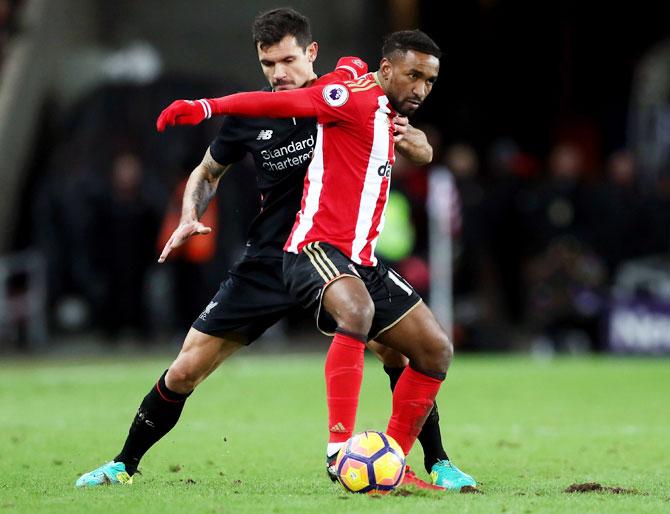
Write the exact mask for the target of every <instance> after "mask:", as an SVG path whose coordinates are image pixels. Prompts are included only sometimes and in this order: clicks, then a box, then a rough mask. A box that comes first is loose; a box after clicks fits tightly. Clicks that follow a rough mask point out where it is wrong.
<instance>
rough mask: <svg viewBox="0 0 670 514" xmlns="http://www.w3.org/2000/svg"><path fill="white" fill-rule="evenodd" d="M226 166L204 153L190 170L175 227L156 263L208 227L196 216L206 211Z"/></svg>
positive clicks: (203, 233)
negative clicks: (178, 218)
mask: <svg viewBox="0 0 670 514" xmlns="http://www.w3.org/2000/svg"><path fill="white" fill-rule="evenodd" d="M227 169H228V166H223V165H221V164H219V163H218V162H216V161H215V160H214V158H213V157H212V154H211V153H210V152H209V148H208V149H207V152H205V156H204V157H203V159H202V162H201V163H200V164H198V166H196V168H195V169H194V170H193V171H192V172H191V175H190V176H189V178H188V182H187V183H186V189H185V190H184V198H183V200H182V208H181V219H180V220H179V226H178V227H177V228H176V229H175V231H174V232H173V233H172V236H170V239H169V240H168V242H167V243H166V244H165V248H163V252H162V253H161V255H160V257H159V258H158V262H165V259H166V258H167V256H168V255H169V253H170V252H171V251H172V250H173V249H174V248H177V247H179V246H181V245H183V244H184V243H185V242H186V241H187V240H188V239H189V238H190V237H191V236H195V235H205V234H209V233H210V232H211V231H212V229H211V227H206V226H205V225H203V224H202V223H200V221H199V220H200V218H201V217H202V215H203V214H204V213H205V210H207V206H208V205H209V202H210V201H211V200H212V198H213V197H214V194H215V193H216V188H217V186H218V185H219V180H220V179H221V177H222V176H223V174H224V173H225V172H226V170H227Z"/></svg>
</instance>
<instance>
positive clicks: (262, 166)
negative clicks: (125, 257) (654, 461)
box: [76, 8, 462, 489]
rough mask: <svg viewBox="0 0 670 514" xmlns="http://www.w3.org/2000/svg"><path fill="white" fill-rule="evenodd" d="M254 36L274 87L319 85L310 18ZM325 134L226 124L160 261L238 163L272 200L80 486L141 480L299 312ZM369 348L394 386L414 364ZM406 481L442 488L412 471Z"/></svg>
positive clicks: (354, 64) (427, 430) (433, 439)
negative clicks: (189, 414) (192, 408)
mask: <svg viewBox="0 0 670 514" xmlns="http://www.w3.org/2000/svg"><path fill="white" fill-rule="evenodd" d="M253 37H254V44H255V46H256V49H257V51H258V56H259V60H260V64H261V67H262V70H263V73H264V75H265V76H266V78H267V79H268V81H269V82H270V85H271V87H268V88H266V90H268V91H269V90H275V91H278V90H286V89H294V88H298V87H305V86H309V85H311V84H312V83H314V82H315V81H316V80H319V79H317V76H316V75H315V73H314V71H313V62H314V60H315V59H316V55H317V49H318V48H317V44H316V42H314V41H313V40H312V36H311V30H310V27H309V21H308V20H307V18H305V17H304V16H302V15H301V14H300V13H298V12H296V11H294V10H292V9H288V8H281V9H274V10H272V11H268V12H266V13H263V14H261V15H259V16H258V17H257V18H256V19H255V20H254V24H253ZM366 72H367V65H366V64H365V63H363V62H362V61H360V60H359V59H357V58H353V57H347V58H342V59H340V61H339V62H338V65H337V67H336V69H335V71H333V72H331V73H330V74H328V75H326V76H324V77H323V78H324V79H325V80H333V79H336V80H337V79H339V80H350V79H355V78H357V77H358V76H360V75H362V74H364V73H366ZM396 126H397V130H398V134H397V140H398V141H397V145H396V147H397V148H398V150H399V151H400V153H402V154H403V155H404V156H406V157H408V158H409V159H410V160H412V161H414V162H416V163H418V164H426V163H428V162H430V160H431V159H432V148H431V147H430V145H429V144H428V142H427V140H426V137H425V135H424V134H423V132H421V131H419V130H417V129H414V128H413V127H410V126H409V125H408V124H407V119H406V118H401V119H398V120H396ZM315 137H316V123H315V120H314V119H313V118H303V119H300V118H298V119H296V118H291V119H271V118H238V117H233V116H228V117H226V118H225V119H224V121H223V125H222V127H221V130H220V131H219V134H218V136H217V137H216V139H215V140H214V141H213V142H212V144H211V145H210V147H209V148H208V149H207V151H206V152H205V156H204V158H203V160H202V162H201V163H200V164H199V165H198V166H197V167H196V168H195V169H194V171H193V172H192V173H191V176H190V178H189V180H188V184H187V186H186V190H185V192H184V198H183V205H182V215H181V220H180V223H179V226H178V227H177V228H176V230H175V231H174V233H173V234H172V237H171V238H170V239H169V241H168V242H167V244H166V246H165V249H164V250H163V252H162V254H161V256H160V258H159V262H163V261H165V259H166V257H167V256H168V254H169V253H170V251H171V250H172V249H173V248H176V247H178V246H180V245H181V244H182V243H184V242H185V241H186V240H187V239H188V238H190V237H192V236H195V235H205V234H208V233H209V232H210V231H211V229H210V228H209V227H206V226H204V225H203V224H202V223H200V221H199V219H200V217H201V216H202V215H203V213H204V211H205V209H206V208H207V205H208V204H209V201H210V200H211V199H212V197H213V196H214V194H215V193H216V189H217V185H218V182H219V180H220V179H221V177H222V176H223V174H224V173H225V172H226V170H227V169H228V168H229V166H230V165H231V164H233V163H235V162H238V161H240V160H241V159H242V158H244V156H245V155H246V154H247V153H251V155H252V156H253V158H254V162H255V165H256V170H257V183H258V188H259V190H260V192H261V198H262V200H261V210H260V212H259V214H258V215H257V216H256V218H255V219H254V220H253V221H252V223H251V226H250V227H249V231H248V235H249V238H248V241H247V245H246V251H245V253H244V255H243V257H242V258H241V260H240V261H238V262H237V263H236V264H235V265H234V267H233V268H232V270H230V272H229V276H228V278H227V279H226V280H225V281H224V282H222V283H221V287H220V289H219V291H218V292H217V293H216V295H215V296H214V298H213V299H212V301H211V302H210V303H209V305H207V307H206V308H205V310H204V311H203V312H202V314H200V316H199V317H198V318H197V319H196V320H195V322H194V323H193V326H192V327H191V329H190V331H189V332H188V334H187V336H186V339H185V340H184V343H183V346H182V349H181V351H180V352H179V355H178V356H177V358H176V359H175V361H174V362H173V363H172V364H171V365H170V367H169V368H168V369H167V370H166V371H165V372H164V373H163V375H162V376H161V377H160V378H159V379H158V381H157V382H156V384H155V385H154V386H153V387H152V388H151V390H150V392H149V394H147V396H146V397H145V398H144V399H143V401H142V403H141V405H140V407H139V409H138V411H137V414H136V416H135V418H134V419H133V421H132V424H131V426H130V430H129V433H128V437H127V439H126V442H125V444H124V446H123V448H122V450H121V452H120V453H119V454H118V455H117V456H116V457H114V459H113V460H112V461H110V462H108V463H106V464H103V465H102V466H100V467H99V468H97V469H95V470H93V471H91V472H89V473H85V474H84V475H82V476H81V477H80V478H79V479H78V480H77V483H76V485H77V486H79V487H83V486H95V485H102V484H131V483H132V476H133V474H134V473H135V472H136V471H137V468H138V466H139V462H140V459H141V458H142V457H143V455H144V454H145V453H146V452H147V451H148V450H149V448H150V447H151V446H152V445H153V444H155V443H156V442H157V441H158V440H160V439H161V438H162V437H163V436H164V435H165V434H167V433H168V432H169V431H170V430H171V429H172V428H173V427H174V426H175V424H176V423H177V420H178V419H179V416H180V414H181V411H182V409H183V407H184V403H185V401H186V399H187V398H188V397H189V395H190V394H191V393H192V392H193V390H194V389H195V388H196V386H197V385H198V384H199V383H200V382H202V381H203V380H204V379H205V378H206V377H207V376H208V375H209V374H210V373H211V372H212V371H214V370H215V369H216V368H217V367H218V366H219V365H220V364H221V363H222V362H223V361H224V360H225V359H227V358H228V357H229V356H230V355H232V354H233V353H234V352H235V351H237V350H239V349H240V348H242V347H243V346H245V345H249V344H251V343H252V342H253V341H254V340H256V339H257V338H258V337H260V336H261V334H263V332H265V330H266V329H268V328H269V327H270V326H272V325H274V324H275V323H276V322H277V321H279V320H280V319H281V318H283V317H284V316H285V315H286V314H287V313H289V312H291V311H292V310H294V309H296V308H299V307H298V304H297V302H296V301H295V300H294V299H293V298H292V297H291V296H290V295H289V294H288V292H287V290H286V287H285V286H284V282H283V275H282V259H283V246H284V243H285V242H286V239H287V237H288V234H289V232H290V230H291V227H292V226H293V222H294V220H295V215H296V212H298V210H299V207H300V201H301V198H302V191H303V181H304V177H305V172H306V169H307V165H308V163H309V161H310V159H311V156H312V150H313V146H314V143H315ZM369 345H370V348H371V349H372V350H373V351H375V353H377V355H378V356H379V357H380V358H381V360H382V361H383V363H384V369H385V371H386V372H387V373H388V375H389V377H390V380H391V388H393V387H394V385H395V382H396V381H397V379H398V377H399V376H400V374H401V372H402V370H403V368H404V366H405V365H406V360H405V358H404V357H403V356H402V355H400V354H398V353H397V352H395V351H394V350H391V349H389V348H386V347H383V346H382V345H379V344H377V343H375V342H370V343H369ZM438 421H439V418H438V415H437V410H436V408H435V407H434V408H433V411H432V412H431V414H430V415H429V417H428V420H427V421H426V424H425V425H424V428H423V431H422V433H421V434H420V435H419V441H420V442H421V444H422V446H423V449H424V455H425V465H426V469H427V470H428V471H429V472H430V471H431V470H432V471H433V473H432V476H433V481H436V482H437V483H438V484H440V477H439V474H437V477H435V475H436V473H434V472H435V469H436V468H437V469H439V467H440V466H449V460H448V457H447V454H446V453H445V451H444V449H443V447H442V442H441V437H440V429H439V424H438ZM404 483H411V484H413V485H416V486H419V487H422V488H437V487H435V486H433V485H431V484H428V483H426V482H424V481H422V480H421V479H419V478H418V477H416V475H414V474H413V473H412V472H411V471H410V472H409V473H407V476H406V478H405V482H404ZM441 485H443V486H444V487H447V488H449V486H450V484H449V483H441ZM461 485H462V484H461ZM459 488H460V485H459ZM440 489H441V488H440Z"/></svg>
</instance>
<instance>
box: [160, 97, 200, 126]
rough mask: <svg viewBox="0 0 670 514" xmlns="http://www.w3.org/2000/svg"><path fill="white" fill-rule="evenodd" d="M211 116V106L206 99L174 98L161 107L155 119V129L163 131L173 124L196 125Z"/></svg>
mask: <svg viewBox="0 0 670 514" xmlns="http://www.w3.org/2000/svg"><path fill="white" fill-rule="evenodd" d="M211 116H212V108H211V106H210V105H209V102H208V101H207V100H204V99H203V100H176V101H174V102H172V103H171V104H170V105H169V106H168V107H166V108H165V109H163V112H161V114H160V116H158V119H157V120H156V129H157V130H158V132H163V131H164V130H165V128H166V127H174V126H175V125H197V124H198V123H200V122H201V121H202V120H204V119H207V118H209V117H211Z"/></svg>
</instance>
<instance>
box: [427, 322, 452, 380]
mask: <svg viewBox="0 0 670 514" xmlns="http://www.w3.org/2000/svg"><path fill="white" fill-rule="evenodd" d="M453 357H454V345H453V344H452V343H451V341H450V339H449V337H447V334H445V333H444V332H442V331H440V332H439V333H437V334H435V335H434V336H433V337H431V338H430V340H428V341H427V344H425V345H424V348H423V352H421V358H420V363H418V365H419V367H420V368H421V369H425V370H428V371H436V372H439V373H446V372H447V370H448V369H449V366H450V365H451V361H452V359H453Z"/></svg>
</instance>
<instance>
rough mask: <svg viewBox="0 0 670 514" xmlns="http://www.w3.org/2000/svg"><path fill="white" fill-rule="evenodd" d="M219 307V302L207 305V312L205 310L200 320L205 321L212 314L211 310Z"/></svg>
mask: <svg viewBox="0 0 670 514" xmlns="http://www.w3.org/2000/svg"><path fill="white" fill-rule="evenodd" d="M217 305H219V302H209V304H208V305H207V307H205V310H204V311H203V313H202V314H201V315H200V316H199V318H200V319H201V320H205V319H206V318H207V315H208V314H209V313H210V312H211V310H212V309H213V308H214V307H216V306H217Z"/></svg>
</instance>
